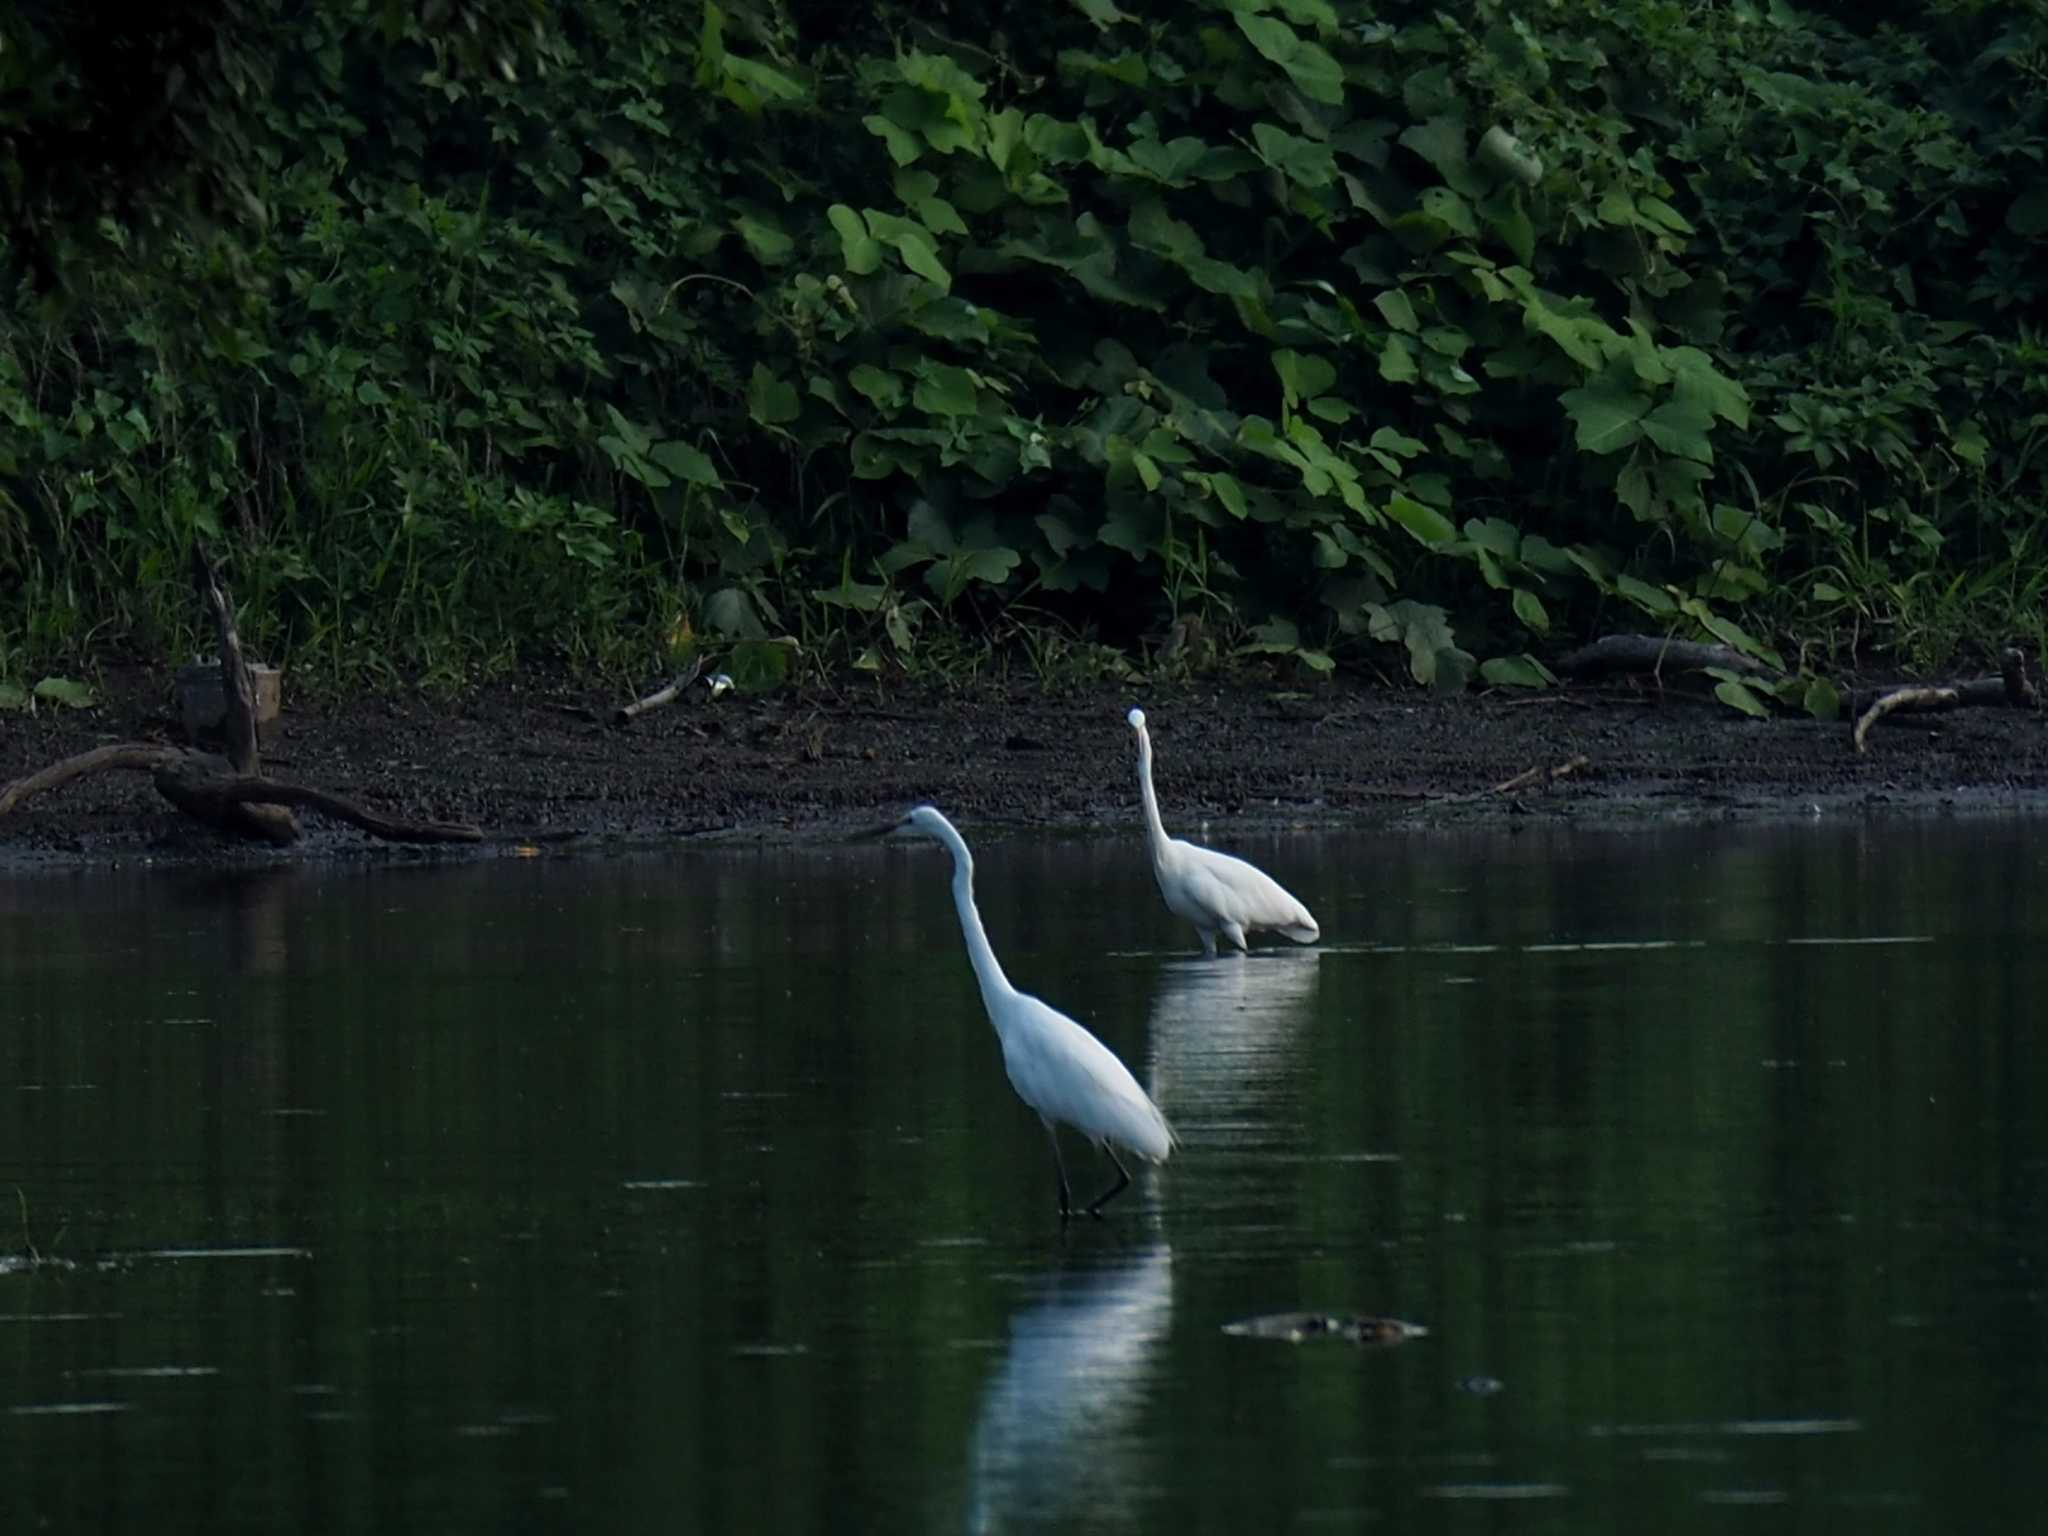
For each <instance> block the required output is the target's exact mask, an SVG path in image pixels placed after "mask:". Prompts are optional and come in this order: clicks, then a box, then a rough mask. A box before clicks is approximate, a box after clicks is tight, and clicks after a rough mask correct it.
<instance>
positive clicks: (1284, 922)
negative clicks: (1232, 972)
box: [1126, 709, 1322, 958]
mask: <svg viewBox="0 0 2048 1536" xmlns="http://www.w3.org/2000/svg"><path fill="white" fill-rule="evenodd" d="M1126 718H1127V719H1128V720H1129V721H1130V723H1131V729H1132V730H1133V731H1135V732H1137V735H1138V792H1139V794H1140V795H1142V796H1143V797H1144V801H1145V834H1146V838H1147V840H1148V841H1149V842H1150V843H1151V846H1152V877H1153V878H1154V879H1155V880H1157V881H1158V882H1159V894H1160V895H1161V896H1164V897H1165V898H1166V907H1167V910H1168V911H1170V912H1171V913H1173V915H1174V916H1175V917H1178V918H1180V919H1181V920H1182V921H1183V922H1188V923H1192V924H1194V927H1195V932H1196V933H1197V934H1199V935H1200V936H1201V940H1202V953H1204V954H1205V955H1209V956H1211V957H1212V958H1213V957H1214V955H1215V953H1216V941H1217V939H1218V938H1221V939H1222V940H1223V941H1224V942H1225V943H1228V944H1232V945H1235V946H1236V947H1237V948H1238V949H1245V948H1247V947H1248V946H1247V944H1246V942H1245V940H1246V937H1247V935H1250V934H1253V933H1256V932H1259V931H1260V930H1261V929H1265V930H1270V931H1271V932H1274V933H1279V934H1284V935H1286V936H1287V937H1288V938H1290V939H1292V940H1294V942H1295V943H1297V944H1313V943H1315V941H1316V940H1317V939H1319V938H1321V937H1322V930H1321V929H1320V928H1318V927H1316V920H1315V919H1314V918H1313V917H1311V916H1310V915H1309V910H1308V908H1307V907H1304V906H1303V905H1302V904H1301V903H1300V902H1298V901H1296V900H1295V899H1294V898H1293V897H1292V896H1290V895H1289V894H1288V893H1287V891H1286V890H1285V889H1284V888H1283V887H1282V886H1281V884H1280V882H1279V881H1277V880H1275V879H1274V878H1273V877H1272V876H1271V875H1268V874H1266V873H1265V872H1264V871H1263V870H1259V869H1255V868H1253V867H1252V866H1251V865H1249V864H1247V863H1245V861H1244V860H1243V859H1239V858H1233V857H1231V855H1229V854H1227V853H1218V852H1217V851H1216V850H1215V849H1213V848H1198V847H1196V846H1195V845H1194V844H1193V843H1190V842H1187V841H1186V840H1184V839H1182V838H1178V837H1168V836H1167V835H1166V824H1165V823H1164V822H1162V821H1161V820H1160V819H1159V797H1158V795H1157V794H1155V793H1154V792H1153V789H1152V737H1151V735H1150V734H1149V733H1148V732H1147V731H1146V730H1145V711H1143V710H1142V709H1134V710H1132V711H1131V712H1130V714H1129V715H1128V716H1127V717H1126Z"/></svg>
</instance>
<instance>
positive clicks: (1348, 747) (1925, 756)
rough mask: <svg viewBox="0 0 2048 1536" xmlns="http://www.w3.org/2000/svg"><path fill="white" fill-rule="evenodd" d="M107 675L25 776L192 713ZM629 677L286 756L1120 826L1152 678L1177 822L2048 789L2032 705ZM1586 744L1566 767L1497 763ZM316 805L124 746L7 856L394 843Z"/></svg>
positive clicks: (496, 808)
mask: <svg viewBox="0 0 2048 1536" xmlns="http://www.w3.org/2000/svg"><path fill="white" fill-rule="evenodd" d="M100 698H101V702H100V704H99V706H98V707H96V708H94V709H91V710H87V711H70V710H62V709H56V708H48V707H46V708H44V709H43V710H42V711H41V712H39V713H38V714H36V715H33V716H29V715H0V784H4V783H5V782H7V781H9V780H12V779H14V778H16V777H18V776H20V775H22V774H25V773H28V772H30V771H32V770H35V769H37V768H40V767H43V766H44V765H46V764H48V763H50V762H52V761H54V760H55V759H57V758H59V757H63V756H66V755H68V754H71V753H76V752H82V751H84V750H86V749H88V748H90V747H93V746H96V745H100V744H102V743H106V742H112V741H128V740H160V741H173V742H175V741H179V740H181V731H180V729H179V727H178V726H177V724H176V722H175V718H174V711H173V708H172V701H171V697H170V683H169V678H168V676H166V675H164V674H160V673H153V672H147V671H143V670H140V669H136V670H126V671H116V672H113V673H110V674H108V675H106V676H104V677H102V678H101V680H100ZM620 702H623V700H622V699H621V698H618V697H612V696H607V695H605V694H603V693H602V692H599V691H594V690H592V689H591V688H588V687H584V686H578V685H576V684H573V683H569V682H562V681H550V680H532V679H529V680H526V681H522V682H518V683H510V684H505V685H500V686H492V687H488V688H479V689H478V690H476V691H475V692H473V693H471V694H469V695H467V696H464V697H460V698H457V699H454V700H452V701H437V700H429V699H423V698H411V697H405V698H387V697H376V698H367V699H358V700H326V699H318V698H314V699H307V698H303V697H295V696H293V695H292V692H291V690H290V689H289V686H288V687H287V697H286V704H285V716H284V719H283V721H282V722H281V727H280V730H279V733H278V735H277V736H276V738H275V739H274V740H272V741H271V742H269V743H268V744H267V746H266V748H265V752H264V766H265V768H266V770H267V771H268V772H270V773H272V774H273V775H275V776H276V777H279V778H284V779H289V780H293V781H295V782H298V783H301V784H309V785H313V786H316V787H318V788H322V789H326V790H330V791H334V792H336V793H339V794H342V795H345V796H348V797H350V798H353V799H355V800H358V801H360V802H362V803H364V804H366V805H369V806H371V807H373V808H376V809H379V810H383V811H387V812H391V813H395V814H397V815H401V816H407V817H412V818H418V819H438V820H450V821H463V822H470V823H474V824H476V825H478V826H480V827H482V828H483V829H484V830H485V831H486V833H487V834H488V835H489V837H488V840H487V841H486V843H485V844H484V845H483V851H484V852H485V853H487V854H489V853H503V852H505V851H508V850H510V849H516V848H518V847H519V846H521V844H523V843H526V842H539V841H543V840H544V841H546V842H547V843H548V844H549V845H551V846H552V845H556V844H560V845H562V846H569V847H575V846H598V847H601V846H604V845H606V844H607V843H627V842H660V841H667V840H674V839H681V838H696V839H705V838H720V839H726V840H734V839H740V840H752V839H765V840H775V841H800V840H815V839H827V838H834V837H838V836H842V835H844V834H846V833H847V832H849V831H852V830H855V829H858V828H861V827H864V826H866V825H868V824H870V823H873V822H876V821H878V820H881V819H883V818H886V817H892V816H894V815H896V814H898V813H900V812H901V811H902V810H903V809H904V808H906V807H907V806H908V805H910V804H912V803H915V802H917V801H920V800H930V801H932V802H934V803H935V804H937V805H939V806H940V807H941V808H943V809H944V810H946V811H948V812H949V813H951V814H953V815H955V816H956V817H958V818H959V819H960V820H961V821H963V822H964V823H970V824H972V823H979V824H981V825H982V826H983V827H984V828H987V827H992V826H995V825H1012V826H1034V827H1066V828H1083V827H1088V828H1093V827H1102V826H1117V825H1128V824H1130V823H1132V822H1133V821H1134V820H1135V818H1136V817H1137V814H1138V810H1137V794H1136V788H1135V784H1134V780H1133V750H1132V742H1131V735H1130V731H1129V729H1128V728H1127V727H1126V725H1125V724H1124V713H1125V711H1126V710H1127V709H1128V708H1129V707H1130V706H1131V705H1132V704H1134V703H1141V704H1142V705H1143V706H1144V707H1145V709H1146V711H1147V713H1148V715H1149V717H1150V721H1151V728H1152V734H1153V738H1154V743H1155V747H1156V750H1157V753H1158V775H1159V787H1160V794H1161V798H1162V800H1163V801H1164V805H1165V810H1166V819H1167V822H1168V825H1169V827H1170V828H1171V827H1178V828H1181V829H1192V828H1193V827H1194V824H1195V823H1197V822H1198V821H1200V822H1208V823H1211V824H1214V823H1217V822H1222V823H1226V824H1228V823H1230V822H1233V821H1234V822H1237V823H1239V824H1255V823H1265V824H1287V825H1335V824H1340V823H1342V824H1361V823H1362V824H1387V823H1391V824H1397V825H1403V826H1418V827H1426V826H1440V825H1445V824H1461V823H1470V822H1475V821H1476V822H1486V821H1502V820H1508V819H1512V818H1522V817H1537V818H1551V819H1564V820H1571V821H1589V822H1614V821H1621V820H1642V819H1652V820H1656V819H1671V818H1698V817H1746V818H1755V817H1780V816H1787V815H1808V814H1812V812H1813V811H1814V810H1816V809H1817V810H1819V811H1820V812H1821V813H1823V814H1840V813H1858V814H1867V813H1869V812H1871V811H1873V810H1882V811H1908V812H1911V811H1938V810H1942V809H1959V810H1971V811H1980V810H2001V809H2011V810H2041V809H2048V722H2044V717H2043V716H2042V715H2040V714H2036V713H2033V712H2030V711H2023V710H2019V709H2011V708H1975V709H1964V710H1959V711H1955V712H1952V713H1945V714H1938V715H1901V716H1896V717H1894V721H1893V722H1887V723H1886V724H1883V725H1880V726H1878V727H1877V728H1876V730H1875V731H1874V732H1873V733H1872V742H1871V747H1872V750H1871V752H1870V754H1869V755H1867V756H1863V757H1859V756H1857V755H1856V753H1855V752H1854V751H1853V750H1852V749H1851V746H1850V741H1849V728H1848V726H1847V725H1846V724H1839V723H1837V724H1819V723H1815V722H1813V721H1809V720H1804V719H1793V718H1790V717H1786V718H1779V719H1773V720H1769V721H1755V720H1749V719H1746V718H1743V717H1741V716H1738V715H1735V714H1733V713H1732V712H1730V711H1729V710H1727V709H1724V708H1722V707H1720V706H1719V705H1717V704H1715V703H1713V702H1712V701H1711V700H1709V699H1703V698H1701V697H1699V696H1697V695H1692V694H1679V693H1674V692H1660V691H1658V690H1656V689H1654V688H1652V687H1650V686H1648V685H1638V684H1633V683H1628V682H1623V683H1618V684H1610V685H1603V686H1601V687H1598V688H1580V689H1573V690H1570V691H1567V692H1561V693H1554V694H1541V695H1533V696H1520V695H1513V696H1510V695H1502V694H1492V695H1479V696H1467V697H1459V698H1443V697H1438V696H1436V695H1433V694H1430V693H1426V692H1423V691H1419V690H1400V691H1392V690H1388V689H1384V688H1380V687H1375V686H1371V685H1364V684H1351V683H1339V684H1335V685H1332V686H1330V687H1327V688H1324V689H1321V690H1318V691H1316V692H1313V693H1305V694H1304V693H1282V692H1277V691H1274V690H1272V689H1269V688H1261V687H1256V686H1217V685H1213V684H1208V685H1205V684H1185V685H1174V686H1164V687H1146V688H1143V689H1139V688H1135V687H1130V686H1104V687H1101V688H1095V689H1088V690H1085V691H1081V692H1065V693H1056V694H1048V693H1044V692H1041V691H1039V690H1038V689H1037V688H1035V687H1029V686H1017V687H984V688H980V689H977V690H972V691H967V692H961V693H954V692H945V691H939V690H935V689H929V688H920V687H913V686H908V685H902V684H882V685H878V684H876V683H875V682H873V681H871V680H865V679H863V680H858V681H853V682H849V683H847V684H845V685H843V686H841V687H838V688H834V689H824V688H806V689H801V690H793V691H785V692H782V693H778V694H773V695H768V696H763V697H754V698H745V697H736V696H734V695H732V694H727V695H725V696H724V697H722V698H719V699H717V700H715V701H714V700H712V699H711V698H710V697H709V695H708V692H707V691H706V690H703V689H701V688H697V689H693V690H692V691H691V693H690V695H689V696H688V697H686V698H685V700H684V701H683V702H681V703H679V704H677V705H674V706H672V707H670V708H668V709H665V710H662V711H660V712H657V713H654V714H650V715H647V716H644V717H642V718H641V719H639V720H637V721H635V722H634V723H633V724H632V725H630V726H628V727H626V728H624V729H614V728H611V727H610V726H608V725H605V724H602V723H600V722H601V721H603V720H604V719H606V718H607V717H608V716H609V713H610V711H611V709H612V707H613V706H614V705H616V704H618V703H620ZM1897 722H1902V723H1897ZM1580 757H1583V758H1584V759H1585V763H1584V765H1583V766H1581V767H1579V768H1577V769H1576V770H1575V771H1574V772H1573V773H1571V774H1570V775H1569V776H1567V777H1565V778H1562V779H1560V780H1558V781H1556V782H1555V783H1551V784H1548V785H1545V784H1529V785H1525V786H1523V787H1518V788H1514V789H1510V790H1507V791H1498V790H1496V788H1495V786H1499V785H1502V784H1504V783H1506V782H1507V781H1509V780H1512V779H1515V778H1516V776H1517V775H1523V774H1525V773H1526V772H1527V771H1528V770H1531V769H1542V768H1551V767H1555V766H1557V765H1559V764H1564V763H1567V762H1571V761H1572V760H1573V759H1575V758H1580ZM301 821H302V824H303V825H304V826H305V828H306V831H307V837H306V839H305V841H304V842H302V843H301V844H300V845H298V847H297V848H296V849H293V850H288V851H286V852H284V853H283V854H279V853H278V852H276V851H274V850H270V849H261V848H244V847H239V846H237V845H235V844H231V843H229V842H226V841H224V840H223V839H222V838H220V837H219V836H218V835H216V834H215V833H213V832H211V831H209V830H208V829H206V828H204V827H202V826H200V825H199V824H197V823H195V822H192V821H189V820H188V819H186V818H185V817H183V816H182V815H181V814H180V813H179V812H177V811H175V810H173V809H172V808H171V807H170V806H169V805H168V804H167V803H165V802H164V801H162V800H161V799H159V798H158V796H157V794H156V791H155V790H154V788H152V786H151V784H150V782H149V779H148V777H147V776H146V775H144V774H135V773H120V774H107V775H102V776H100V777H96V778H92V779H88V780H81V781H79V782H75V783H73V784H70V785H67V786H65V787H64V788H61V789H59V790H56V791H53V792H52V793H50V794H48V795H45V796H43V797H41V798H38V799H36V800H34V801H32V802H30V803H29V804H28V805H27V806H25V807H22V808H21V809H19V810H17V811H15V812H14V813H13V814H11V815H8V816H4V817H0V867H7V866H12V867H16V868H21V867H28V866H37V865H50V864H58V865H63V864H79V863H105V862H113V861H128V860H135V859H143V858H149V859H172V860H181V861H190V860H221V861H225V860H230V859H243V858H260V859H270V858H277V857H298V858H303V857H306V856H308V855H315V856H318V855H326V856H334V855H338V854H354V853H359V852H362V851H365V850H369V849H372V848H385V849H389V848H391V846H392V845H386V844H375V843H373V842H372V841H371V840H369V839H368V838H366V837H364V836H363V835H362V834H361V833H358V832H355V831H353V830H349V829H346V828H343V827H340V826H338V825H337V824H334V823H330V822H327V821H324V820H322V819H321V818H320V817H318V816H317V815H314V814H311V813H303V812H302V813H301ZM451 851H455V850H440V851H439V854H438V856H444V857H445V856H447V855H448V854H449V853H450V852H451Z"/></svg>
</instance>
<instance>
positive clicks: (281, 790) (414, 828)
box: [214, 777, 484, 843]
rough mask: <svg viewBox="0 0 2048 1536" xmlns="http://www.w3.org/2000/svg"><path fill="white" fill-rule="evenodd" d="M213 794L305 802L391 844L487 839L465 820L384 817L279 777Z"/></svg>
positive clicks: (234, 783)
mask: <svg viewBox="0 0 2048 1536" xmlns="http://www.w3.org/2000/svg"><path fill="white" fill-rule="evenodd" d="M214 793H216V794H218V795H220V796H221V797H222V798H223V799H226V800H235V801H245V802H257V803H261V804H265V805H303V806H304V807H306V809H307V810H309V811H318V812H320V813H321V814H322V815H323V816H332V817H333V818H334V819H335V820H337V821H345V822H348V823H349V824H350V825H352V826H356V827H360V828H362V830H363V831H365V832H367V833H369V834H370V836H372V837H381V838H383V839H384V840H385V841H386V842H388V843H480V842H482V841H483V839H484V834H483V831H482V829H481V828H478V827H472V826H469V825H468V824H467V823H464V822H454V821H406V820H403V819H402V818H400V817H396V816H383V815H379V814H378V813H377V812H376V811H370V810H365V809H364V808H363V807H362V806H360V805H357V804H356V803H355V802H354V801H353V800H344V799H343V798H342V797H341V796H340V795H333V794H329V793H328V792H327V791H326V790H324V789H312V788H309V787H307V786H306V785H303V784H287V783H285V782H284V781H282V780H280V779H266V778H242V777H236V778H232V779H227V780H223V781H222V782H220V783H219V784H217V785H215V786H214Z"/></svg>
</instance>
